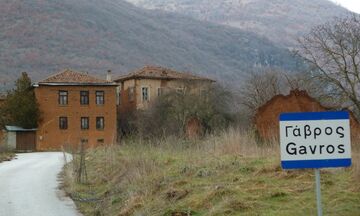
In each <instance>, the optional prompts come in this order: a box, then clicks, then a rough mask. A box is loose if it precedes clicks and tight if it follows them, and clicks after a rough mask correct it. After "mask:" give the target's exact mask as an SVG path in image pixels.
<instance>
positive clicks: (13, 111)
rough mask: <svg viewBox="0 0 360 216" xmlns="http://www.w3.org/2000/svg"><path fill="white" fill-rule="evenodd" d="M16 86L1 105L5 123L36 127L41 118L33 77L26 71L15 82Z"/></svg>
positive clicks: (3, 122)
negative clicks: (32, 83) (32, 81)
mask: <svg viewBox="0 0 360 216" xmlns="http://www.w3.org/2000/svg"><path fill="white" fill-rule="evenodd" d="M15 85H16V88H15V89H14V90H12V91H10V92H8V95H7V97H6V101H5V103H4V105H3V106H2V107H1V113H2V121H1V123H2V124H3V125H14V126H19V127H23V128H36V127H37V122H38V120H39V118H40V111H39V106H38V104H37V102H36V98H35V93H34V89H33V87H32V85H31V79H30V78H29V76H28V75H27V73H26V72H23V73H22V74H21V77H20V78H19V79H18V80H17V81H16V83H15Z"/></svg>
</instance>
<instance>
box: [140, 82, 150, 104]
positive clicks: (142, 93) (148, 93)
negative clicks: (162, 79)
mask: <svg viewBox="0 0 360 216" xmlns="http://www.w3.org/2000/svg"><path fill="white" fill-rule="evenodd" d="M144 89H146V90H147V91H146V93H147V100H144ZM141 101H142V102H149V101H150V87H148V86H142V87H141Z"/></svg>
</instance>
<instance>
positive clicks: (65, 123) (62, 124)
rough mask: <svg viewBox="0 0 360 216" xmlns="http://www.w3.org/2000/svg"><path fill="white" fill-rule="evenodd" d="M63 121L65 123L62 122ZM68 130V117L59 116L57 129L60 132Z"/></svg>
mask: <svg viewBox="0 0 360 216" xmlns="http://www.w3.org/2000/svg"><path fill="white" fill-rule="evenodd" d="M62 120H65V121H62ZM68 128H69V125H68V117H67V116H60V117H59V129H60V130H67V129H68Z"/></svg>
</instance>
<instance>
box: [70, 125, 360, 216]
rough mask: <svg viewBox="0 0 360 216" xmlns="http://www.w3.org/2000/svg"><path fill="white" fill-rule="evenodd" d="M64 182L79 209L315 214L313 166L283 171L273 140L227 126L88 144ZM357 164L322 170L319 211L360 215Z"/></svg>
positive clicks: (107, 212) (101, 212) (109, 212)
mask: <svg viewBox="0 0 360 216" xmlns="http://www.w3.org/2000/svg"><path fill="white" fill-rule="evenodd" d="M77 163H78V160H77V158H76V159H75V160H74V161H73V163H70V164H69V165H68V166H67V167H66V168H65V171H64V173H65V175H64V176H65V177H64V179H65V181H64V187H65V189H66V191H67V192H68V193H69V195H70V196H71V197H72V198H73V199H74V200H75V201H76V204H77V206H78V208H79V209H80V210H81V212H83V213H84V215H86V216H87V215H89V216H90V215H106V216H112V215H114V216H115V215H116V216H122V215H146V216H147V215H164V216H165V215H169V216H172V215H180V216H182V215H184V216H185V215H194V216H195V215H197V216H201V215H214V216H215V215H219V216H221V215H276V216H277V215H316V200H315V188H314V184H315V182H314V172H313V170H302V171H283V170H282V169H281V167H280V160H279V156H278V147H277V145H265V144H263V145H260V146H259V144H257V143H256V142H255V141H254V139H253V138H252V137H251V136H249V135H248V134H245V133H241V132H237V131H230V132H226V133H224V134H222V135H220V136H216V137H209V138H206V139H204V140H201V141H197V142H195V141H186V140H181V139H175V138H174V139H165V140H161V141H152V142H150V141H141V140H127V141H124V142H123V144H122V145H121V146H112V147H103V148H98V149H94V150H90V151H89V152H88V153H87V155H86V167H87V173H88V181H87V183H86V184H77V183H74V179H75V177H74V173H73V165H76V164H77ZM357 168H358V166H356V164H355V165H354V166H353V167H352V168H348V169H327V170H322V171H321V183H322V188H321V189H322V195H323V207H324V215H354V216H356V215H360V184H359V180H360V178H359V177H357V174H358V173H357V172H358V170H357Z"/></svg>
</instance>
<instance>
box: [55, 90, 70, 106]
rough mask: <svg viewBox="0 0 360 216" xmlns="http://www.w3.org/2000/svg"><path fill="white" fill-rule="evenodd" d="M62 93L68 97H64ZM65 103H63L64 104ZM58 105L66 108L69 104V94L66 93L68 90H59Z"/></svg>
mask: <svg viewBox="0 0 360 216" xmlns="http://www.w3.org/2000/svg"><path fill="white" fill-rule="evenodd" d="M61 93H66V95H62V94H61ZM64 98H65V99H66V100H63V99H64ZM64 101H65V103H62V102H64ZM58 104H59V105H61V106H66V105H68V104H69V92H68V91H66V90H59V91H58Z"/></svg>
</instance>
